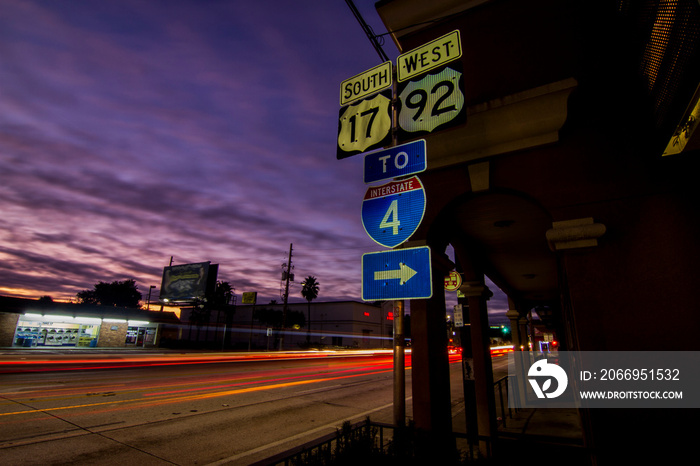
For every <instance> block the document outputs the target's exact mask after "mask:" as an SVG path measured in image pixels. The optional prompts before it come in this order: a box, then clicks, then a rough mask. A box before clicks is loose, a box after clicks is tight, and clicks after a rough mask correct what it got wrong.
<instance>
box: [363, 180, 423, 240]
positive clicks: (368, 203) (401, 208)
mask: <svg viewBox="0 0 700 466" xmlns="http://www.w3.org/2000/svg"><path fill="white" fill-rule="evenodd" d="M424 213H425V190H424V189H423V185H422V184H421V182H420V180H419V179H418V177H417V176H413V177H411V178H408V179H406V180H401V181H393V182H391V183H387V184H384V185H381V186H372V187H370V188H368V189H367V192H366V193H365V198H364V200H363V201H362V225H363V226H364V227H365V231H366V232H367V234H368V235H369V236H370V238H372V239H373V240H374V241H376V242H377V243H379V244H381V245H382V246H386V247H388V248H393V247H395V246H398V245H399V244H401V243H403V242H404V241H406V240H407V239H408V238H410V237H411V235H412V234H413V233H415V231H416V230H417V229H418V226H419V225H420V223H421V221H422V220H423V214H424Z"/></svg>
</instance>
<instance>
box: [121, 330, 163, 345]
mask: <svg viewBox="0 0 700 466" xmlns="http://www.w3.org/2000/svg"><path fill="white" fill-rule="evenodd" d="M155 343H156V327H129V328H128V329H127V331H126V344H127V345H136V346H153V345H155Z"/></svg>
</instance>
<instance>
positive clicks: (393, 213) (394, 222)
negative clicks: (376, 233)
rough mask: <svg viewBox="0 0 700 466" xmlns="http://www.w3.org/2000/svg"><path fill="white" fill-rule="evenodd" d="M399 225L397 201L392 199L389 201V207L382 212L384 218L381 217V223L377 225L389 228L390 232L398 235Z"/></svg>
mask: <svg viewBox="0 0 700 466" xmlns="http://www.w3.org/2000/svg"><path fill="white" fill-rule="evenodd" d="M390 217H391V221H389V218H390ZM399 225H401V222H399V201H398V200H394V201H391V205H390V206H389V209H388V210H387V211H386V213H385V214H384V218H383V219H382V223H380V224H379V227H380V228H391V229H392V234H393V235H398V234H399Z"/></svg>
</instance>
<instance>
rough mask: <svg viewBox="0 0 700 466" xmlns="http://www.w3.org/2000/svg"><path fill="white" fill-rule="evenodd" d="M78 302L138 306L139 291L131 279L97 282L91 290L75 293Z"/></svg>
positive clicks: (139, 299)
mask: <svg viewBox="0 0 700 466" xmlns="http://www.w3.org/2000/svg"><path fill="white" fill-rule="evenodd" d="M76 296H77V297H78V303H80V304H96V305H102V306H114V307H139V301H141V298H142V296H141V293H140V292H139V290H138V287H137V286H136V282H135V281H134V280H132V279H128V280H124V281H118V280H117V281H113V282H112V283H105V282H99V283H97V284H96V285H95V287H94V288H93V289H92V290H83V291H79V292H78V293H77V295H76Z"/></svg>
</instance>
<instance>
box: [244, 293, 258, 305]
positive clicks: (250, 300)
mask: <svg viewBox="0 0 700 466" xmlns="http://www.w3.org/2000/svg"><path fill="white" fill-rule="evenodd" d="M257 297H258V292H257V291H246V292H244V293H243V299H241V302H242V303H243V304H255V301H256V299H257Z"/></svg>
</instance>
